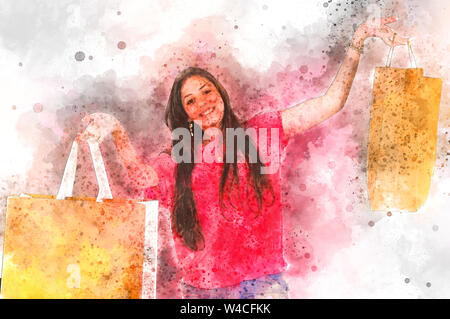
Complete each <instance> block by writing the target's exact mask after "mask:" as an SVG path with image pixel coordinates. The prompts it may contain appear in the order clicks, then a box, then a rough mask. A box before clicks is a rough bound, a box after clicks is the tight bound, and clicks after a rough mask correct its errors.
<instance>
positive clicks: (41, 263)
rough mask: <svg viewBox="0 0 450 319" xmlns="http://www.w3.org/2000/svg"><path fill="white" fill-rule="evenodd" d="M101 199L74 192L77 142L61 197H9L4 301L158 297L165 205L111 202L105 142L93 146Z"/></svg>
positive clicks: (150, 202)
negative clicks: (160, 213)
mask: <svg viewBox="0 0 450 319" xmlns="http://www.w3.org/2000/svg"><path fill="white" fill-rule="evenodd" d="M89 146H90V150H91V157H92V159H93V163H94V168H95V172H96V176H97V181H98V183H99V194H98V197H97V199H95V198H81V197H72V189H73V184H74V179H75V170H76V161H77V153H78V145H77V143H76V142H74V143H73V144H72V149H71V152H70V155H69V159H68V161H67V165H66V169H65V171H64V177H63V179H62V182H61V186H60V189H59V192H58V195H57V196H56V197H55V196H45V195H22V196H11V197H8V203H7V214H6V231H5V241H4V251H3V274H2V290H1V292H2V296H3V297H4V298H141V297H142V298H154V297H155V284H156V248H157V247H156V238H157V237H156V233H157V213H158V202H157V201H148V202H140V201H137V200H120V199H112V196H111V191H110V188H109V184H108V180H107V177H106V171H105V167H104V165H103V161H102V159H101V153H100V149H99V147H98V144H96V143H89Z"/></svg>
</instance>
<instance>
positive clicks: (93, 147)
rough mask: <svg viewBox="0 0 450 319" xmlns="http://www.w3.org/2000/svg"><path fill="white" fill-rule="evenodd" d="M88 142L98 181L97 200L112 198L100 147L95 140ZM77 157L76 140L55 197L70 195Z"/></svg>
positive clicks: (60, 197) (63, 197)
mask: <svg viewBox="0 0 450 319" xmlns="http://www.w3.org/2000/svg"><path fill="white" fill-rule="evenodd" d="M88 144H89V150H90V152H91V159H92V163H93V164H94V170H95V176H96V177H97V183H98V196H97V202H101V201H102V200H103V199H112V193H111V189H110V187H109V183H108V176H107V175H106V170H105V164H104V162H103V158H102V153H101V151H100V147H99V145H98V143H97V142H92V141H88ZM77 157H78V143H77V141H73V143H72V148H71V149H70V153H69V158H68V159H67V163H66V167H65V169H64V174H63V178H62V181H61V185H60V187H59V191H58V194H57V195H56V199H65V198H66V197H72V192H73V185H74V183H75V173H76V170H77Z"/></svg>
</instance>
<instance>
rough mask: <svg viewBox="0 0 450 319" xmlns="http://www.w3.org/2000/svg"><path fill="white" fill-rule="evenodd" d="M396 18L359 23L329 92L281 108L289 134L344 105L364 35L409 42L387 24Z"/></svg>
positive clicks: (391, 40)
mask: <svg viewBox="0 0 450 319" xmlns="http://www.w3.org/2000/svg"><path fill="white" fill-rule="evenodd" d="M395 21H397V18H395V17H390V18H374V19H371V20H368V21H366V22H364V23H363V24H361V25H360V26H359V27H358V29H357V30H356V32H355V34H354V35H353V39H352V43H351V45H350V48H349V50H348V51H347V55H346V56H345V59H344V61H343V62H342V64H341V66H340V68H339V71H338V73H337V75H336V77H335V78H334V80H333V82H332V83H331V85H330V87H329V88H328V90H327V92H326V93H325V94H324V95H322V96H320V97H317V98H313V99H310V100H307V101H305V102H302V103H300V104H297V105H295V106H293V107H290V108H288V109H286V110H283V111H282V112H281V117H282V121H283V130H284V132H285V135H286V136H287V137H290V136H293V135H295V134H298V133H301V132H303V131H305V130H307V129H308V128H310V127H312V126H314V125H316V124H318V123H320V122H322V121H325V120H326V119H328V118H329V117H331V116H332V115H333V114H335V113H337V112H338V111H339V110H340V109H341V108H342V107H343V106H344V104H345V101H346V100H347V97H348V94H349V92H350V88H351V86H352V83H353V79H354V78H355V74H356V70H357V69H358V64H359V56H360V54H361V53H362V50H363V46H364V40H365V39H367V38H369V37H378V38H381V39H382V40H383V41H384V42H385V43H386V44H387V45H389V46H395V45H402V44H406V43H407V39H405V38H402V37H399V36H395V37H394V31H393V30H392V29H391V28H390V27H388V26H387V24H389V23H392V22H395Z"/></svg>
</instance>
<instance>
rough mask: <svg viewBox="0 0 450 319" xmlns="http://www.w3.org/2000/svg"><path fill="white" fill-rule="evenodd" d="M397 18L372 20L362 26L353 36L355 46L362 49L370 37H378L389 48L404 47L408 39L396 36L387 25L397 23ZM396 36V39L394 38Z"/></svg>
mask: <svg viewBox="0 0 450 319" xmlns="http://www.w3.org/2000/svg"><path fill="white" fill-rule="evenodd" d="M396 21H397V18H396V17H389V18H371V19H369V20H367V21H366V22H364V23H363V24H361V25H360V26H359V27H358V29H357V30H356V32H355V35H354V36H353V42H352V43H353V45H355V46H357V47H362V46H363V45H364V40H365V39H367V38H370V37H377V38H380V39H381V40H383V41H384V43H386V44H387V45H389V46H396V45H403V44H406V43H407V42H408V39H407V38H403V37H401V36H399V35H397V34H396V32H395V31H394V30H392V29H391V28H390V27H389V26H387V24H389V23H393V22H396ZM394 34H395V37H394Z"/></svg>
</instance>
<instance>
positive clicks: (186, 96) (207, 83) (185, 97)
mask: <svg viewBox="0 0 450 319" xmlns="http://www.w3.org/2000/svg"><path fill="white" fill-rule="evenodd" d="M208 84H209V83H204V84H203V85H202V86H201V87H200V88H199V89H198V90H199V91H200V90H201V89H203V88H204V87H205V86H206V85H208ZM189 95H192V94H191V93H189V94H186V95H185V96H184V97H183V99H185V98H187V97H188V96H189Z"/></svg>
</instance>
